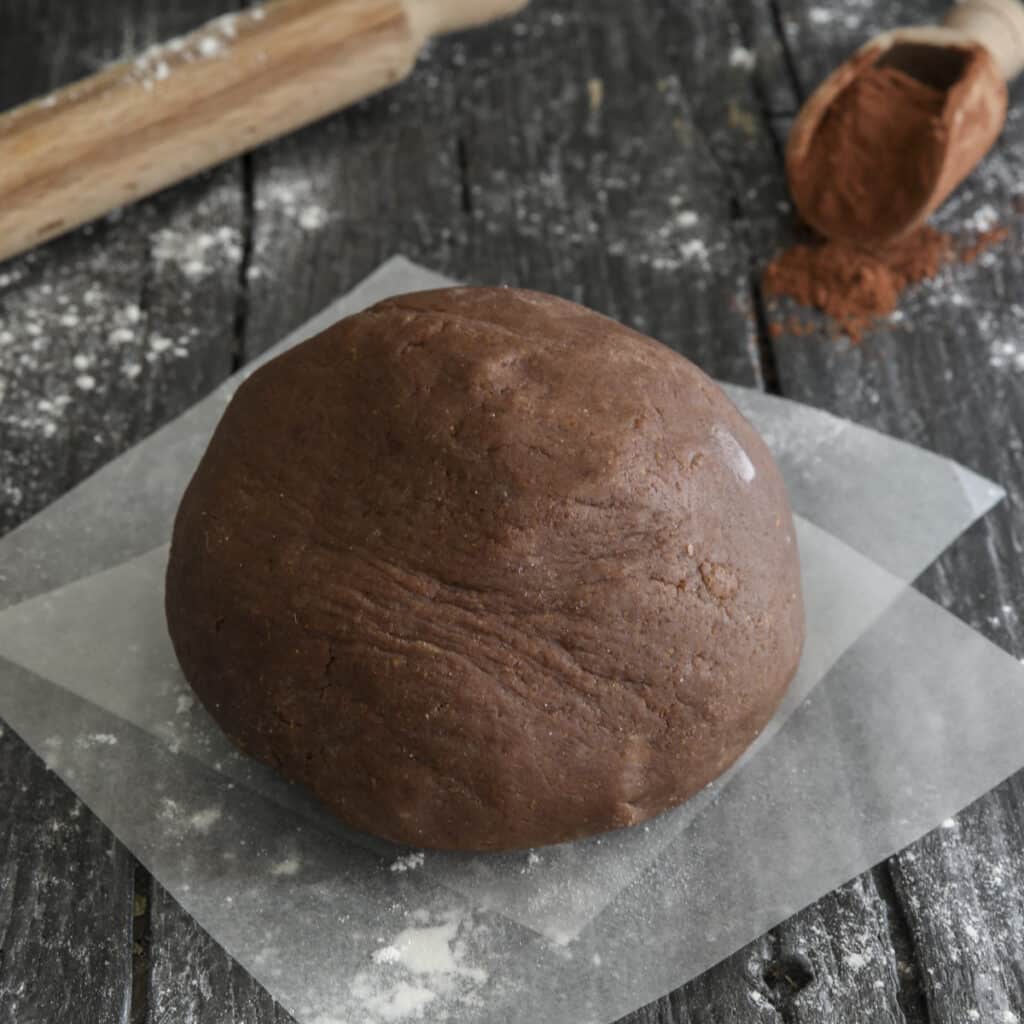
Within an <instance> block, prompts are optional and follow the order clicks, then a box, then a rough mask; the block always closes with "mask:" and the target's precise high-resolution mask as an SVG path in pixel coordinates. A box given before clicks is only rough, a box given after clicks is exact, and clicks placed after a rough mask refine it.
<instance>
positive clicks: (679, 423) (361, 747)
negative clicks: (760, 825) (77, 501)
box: [166, 288, 804, 850]
mask: <svg viewBox="0 0 1024 1024" xmlns="http://www.w3.org/2000/svg"><path fill="white" fill-rule="evenodd" d="M166 606H167V618H168V623H169V627H170V632H171V637H172V638H173V641H174V646H175V650H176V651H177V654H178V658H179V659H180V662H181V665H182V668H183V669H184V672H185V675H186V677H187V678H188V680H189V682H190V683H191V685H192V687H193V688H194V689H195V691H196V693H197V694H198V696H199V698H200V699H201V701H202V702H203V704H204V705H205V706H206V708H207V709H208V710H209V711H210V712H211V714H212V715H213V716H214V718H215V719H216V720H217V721H218V722H219V723H220V725H221V727H222V728H223V729H224V730H225V732H227V734H228V735H229V736H230V737H231V738H232V739H233V740H234V741H235V742H236V743H237V744H238V745H239V746H240V747H241V748H242V749H243V750H245V751H247V752H248V753H250V754H251V755H253V756H254V757H256V758H258V759H260V760H261V761H265V762H267V763H269V764H271V765H274V766H275V767H277V768H278V769H279V770H280V771H281V772H283V773H284V774H285V775H286V776H287V777H288V778H290V779H292V780H295V781H297V782H299V783H302V784H304V785H306V786H308V787H309V788H310V789H311V790H312V791H313V792H314V793H315V794H316V795H317V796H318V797H319V798H320V800H321V801H323V803H324V804H326V805H327V807H329V808H330V809H331V810H332V811H333V812H334V813H335V814H337V815H338V817H339V818H340V819H341V820H342V821H344V822H345V823H347V824H348V825H350V826H352V827H354V828H356V829H359V830H363V831H366V832H369V833H373V834H374V835H377V836H382V837H385V838H387V839H391V840H395V841H398V842H402V843H409V844H413V845H416V846H424V847H437V848H450V849H467V850H497V849H511V848H525V847H531V846H539V845H543V844H547V843H554V842H560V841H563V840H569V839H575V838H578V837H582V836H587V835H592V834H594V833H597V832H602V831H604V830H607V829H613V828H618V827H620V826H625V825H633V824H636V823H638V822H642V821H644V820H645V819H647V818H650V817H651V816H652V815H655V814H657V813H659V812H660V811H663V810H665V809H666V808H668V807H671V806H672V805H674V804H677V803H679V802H680V801H682V800H685V799H686V798H687V797H688V796H690V795H692V794H693V793H695V792H697V790H699V789H701V788H702V787H703V786H705V785H706V784H707V783H708V782H710V781H711V780H712V779H714V778H715V777H716V776H717V775H719V774H720V773H721V772H722V771H724V770H725V769H726V768H727V767H728V766H729V765H730V764H732V762H733V761H734V760H735V759H736V758H737V757H738V756H739V755H740V753H742V751H743V750H744V749H745V748H746V747H747V746H748V745H749V744H750V742H751V741H752V740H753V739H754V737H755V736H756V735H757V733H758V732H759V730H760V729H761V728H762V727H763V726H764V724H765V722H766V721H767V720H768V719H769V718H770V716H771V715H772V713H773V712H774V710H775V708H776V707H777V705H778V703H779V701H780V700H781V698H782V696H783V693H784V692H785V690H786V687H787V685H788V683H789V681H790V679H791V678H792V676H793V674H794V672H795V670H796V666H797V662H798V660H799V656H800V651H801V646H802V643H803V632H804V617H803V605H802V599H801V594H800V575H799V563H798V556H797V547H796V539H795V535H794V530H793V521H792V516H791V514H790V510H789V504H788V501H787V497H786V492H785V489H784V487H783V483H782V479H781V477H780V475H779V472H778V469H777V467H776V466H775V463H774V461H773V460H772V457H771V455H770V454H769V452H768V449H767V448H766V447H765V445H764V443H763V441H762V440H761V438H760V437H759V436H758V434H757V433H756V432H755V431H754V429H753V428H752V427H751V426H750V424H749V423H747V421H746V420H745V419H744V418H743V417H742V416H741V415H740V414H739V412H738V411H737V410H736V409H735V407H734V406H733V405H732V404H731V403H730V402H729V400H728V399H727V398H726V397H725V395H724V394H723V392H722V391H721V390H720V389H719V388H718V386H717V385H716V384H715V383H714V382H713V381H712V380H711V379H710V378H709V377H707V376H706V375H705V374H703V373H702V372H701V371H700V370H698V369H697V368H696V367H695V366H693V365H692V364H691V363H689V362H688V361H687V360H685V359H683V358H682V357H681V356H679V355H677V354H676V353H674V352H672V351H671V350H670V349H668V348H666V347H665V346H663V345H661V344H659V343H658V342H655V341H652V340H651V339H650V338H646V337H644V336H643V335H640V334H637V333H636V332H635V331H632V330H629V329H628V328H626V327H623V326H621V325H619V324H617V323H615V322H614V321H612V320H609V319H606V318H605V317H602V316H599V315H598V314H596V313H593V312H591V311H589V310H587V309H584V308H583V307H581V306H577V305H574V304H573V303H570V302H565V301H563V300H561V299H556V298H553V297H551V296H548V295H543V294H539V293H536V292H529V291H517V290H511V289H498V288H456V289H449V290H443V291H434V292H422V293H417V294H413V295H404V296H400V297H398V298H395V299H391V300H388V301H386V302H382V303H380V304H379V305H377V306H374V307H373V308H372V309H370V310H367V311H366V312H364V313H360V314H358V315H356V316H353V317H350V318H348V319H346V320H343V321H341V322H340V323H338V324H336V325H334V326H333V327H331V328H330V329H328V330H327V331H325V332H324V333H323V334H321V335H319V336H318V337H316V338H314V339H312V340H310V341H308V342H306V343H304V344H302V345H300V346H298V347H297V348H295V349H293V350H291V351H289V352H287V353H285V354H284V355H282V356H280V357H279V358H277V359H275V360H273V361H272V362H270V363H268V364H267V365H266V366H264V367H263V368H262V369H260V370H258V371H257V372H256V373H254V374H253V376H252V377H250V378H249V380H248V381H246V383H245V384H243V385H242V387H241V388H240V389H239V391H238V393H237V394H236V395H235V397H234V399H233V401H232V402H231V404H230V405H229V407H228V409H227V411H226V412H225V414H224V417H223V419H222V420H221V422H220V424H219V426H218V427H217V430H216V432H215V434H214V436H213V440H212V441H211V443H210V447H209V449H208V451H207V452H206V454H205V456H204V457H203V459H202V462H201V463H200V465H199V468H198V469H197V471H196V474H195V476H194V478H193V479H192V482H191V484H190V485H189V487H188V490H187V492H186V494H185V496H184V498H183V500H182V503H181V507H180V509H179V511H178V517H177V520H176V522H175V527H174V538H173V543H172V546H171V555H170V564H169V567H168V571H167V592H166Z"/></svg>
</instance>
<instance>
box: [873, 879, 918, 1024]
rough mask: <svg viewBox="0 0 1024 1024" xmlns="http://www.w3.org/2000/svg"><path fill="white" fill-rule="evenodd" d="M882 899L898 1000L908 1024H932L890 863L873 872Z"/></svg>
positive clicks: (916, 958)
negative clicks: (894, 966) (893, 962)
mask: <svg viewBox="0 0 1024 1024" xmlns="http://www.w3.org/2000/svg"><path fill="white" fill-rule="evenodd" d="M871 875H872V878H873V880H874V883H875V888H876V890H877V891H878V895H879V898H880V899H881V900H882V902H883V903H884V904H885V923H886V925H887V926H888V929H889V942H890V943H891V945H892V949H893V960H894V961H895V964H896V986H897V987H896V1000H897V1003H898V1005H899V1008H900V1010H901V1012H902V1013H903V1017H904V1019H905V1020H906V1022H907V1024H930V1022H931V1020H932V1016H931V1014H930V1013H929V1011H928V1002H927V999H926V998H925V989H924V982H923V978H922V976H921V958H920V957H919V956H918V951H917V943H916V942H915V941H914V933H913V930H912V929H911V926H910V921H909V919H908V917H907V913H906V910H905V908H904V906H903V902H902V897H901V895H900V892H899V889H898V887H897V884H896V878H895V876H894V875H893V872H892V868H891V866H890V862H889V861H886V862H885V863H884V864H879V865H878V866H877V867H876V868H874V869H873V870H872V872H871Z"/></svg>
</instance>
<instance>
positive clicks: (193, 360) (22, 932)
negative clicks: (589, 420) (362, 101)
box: [0, 0, 244, 1022]
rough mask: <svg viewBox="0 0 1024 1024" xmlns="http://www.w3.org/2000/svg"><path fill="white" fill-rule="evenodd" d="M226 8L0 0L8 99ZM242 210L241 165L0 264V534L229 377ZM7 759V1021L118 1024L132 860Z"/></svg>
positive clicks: (142, 974) (2, 1005) (3, 884)
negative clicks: (107, 1022)
mask: <svg viewBox="0 0 1024 1024" xmlns="http://www.w3.org/2000/svg"><path fill="white" fill-rule="evenodd" d="M222 9H223V5H221V4H218V3H217V2H216V0H185V2H178V3H176V4H174V5H165V4H162V3H160V2H159V0H136V2H132V3H127V2H122V3H118V4H106V5H104V4H86V5H79V4H63V3H57V2H53V0H44V2H36V0H32V2H28V0H0V108H6V107H8V106H13V105H15V104H17V103H20V102H23V101H24V100H26V99H29V98H31V97H32V96H34V95H37V94H40V93H42V92H44V91H47V90H49V89H51V88H54V87H56V86H58V85H61V84H64V83H65V82H68V81H71V80H73V79H75V78H77V77H79V76H81V75H82V74H86V73H88V72H90V71H93V70H95V69H96V68H97V67H99V66H101V65H102V64H103V63H106V62H107V61H109V60H112V59H114V58H116V57H119V56H122V55H126V54H128V53H131V52H134V51H136V50H138V49H141V48H143V47H145V46H146V45H149V44H150V43H152V42H155V41H157V40H158V39H161V38H166V37H169V36H171V35H174V34H177V33H179V32H181V31H184V30H186V29H188V28H191V27H193V26H194V25H196V24H198V23H200V22H201V21H203V20H204V19H205V18H207V17H210V16H212V15H214V14H217V13H221V11H222ZM243 219H244V218H243V189H242V178H241V168H240V164H238V163H236V164H233V165H228V166H227V167H225V168H222V169H220V170H218V171H217V172H214V173H213V174H211V175H208V176H206V177H204V178H201V179H198V180H196V181H193V182H190V183H188V184H186V185H184V186H182V187H180V188H178V189H174V190H170V191H168V192H166V193H164V194H162V195H160V196H157V197H155V198H154V199H152V200H149V201H148V202H145V203H142V204H140V205H138V206H136V207H133V208H131V209H128V210H125V211H123V212H122V213H120V214H119V215H115V216H114V217H111V218H109V219H107V220H106V221H104V222H101V223H99V224H97V225H95V226H93V227H90V228H87V229H85V230H83V231H80V232H77V233H76V234H74V235H72V236H70V237H68V238H64V239H60V240H58V241H56V242H54V243H52V244H51V245H48V246H46V247H44V248H42V249H39V250H37V251H35V252H33V253H30V254H28V255H26V256H24V257H21V258H20V259H16V260H12V261H9V262H7V263H5V264H3V265H0V439H2V440H0V531H3V530H5V529H8V528H10V527H12V526H14V525H16V524H17V523H19V522H21V521H22V520H24V519H26V518H27V517H28V516H30V515H31V514H33V513H34V512H36V511H38V510H39V509H40V508H42V507H43V506H45V505H46V504H47V503H48V502H50V501H52V500H53V499H54V498H56V497H58V496H59V495H60V494H62V493H64V492H65V491H66V490H68V488H70V487H71V486H73V485H74V484H75V483H76V482H78V481H79V480H80V479H82V478H83V477H84V476H86V475H88V474H89V473H90V472H91V471H92V470H94V469H95V468H97V467H98V466H100V465H102V464H103V463H104V462H106V461H108V460H109V459H110V458H112V457H113V456H114V455H116V454H117V453H118V452H120V451H122V450H124V449H125V448H127V447H129V446H130V445H131V444H133V443H134V442H135V441H137V440H139V439H140V438H142V437H144V436H145V435H146V434H148V433H149V432H150V431H152V430H153V429H155V428H156V427H157V426H158V425H160V424H161V423H162V422H164V421H166V420H167V419H169V418H170V417H172V416H174V415H176V414H177V413H178V412H180V411H182V410H183V409H184V408H186V407H187V406H188V405H189V404H191V403H192V402H194V401H195V400H196V398H198V397H200V395H202V394H203V393H205V392H206V391H208V390H210V389H211V388H213V387H214V386H215V385H216V384H217V383H219V382H220V381H221V380H222V379H223V378H224V377H225V376H226V375H227V373H228V372H229V371H230V368H231V365H232V360H233V350H234V340H233V330H234V322H235V314H236V306H237V304H238V280H239V279H238V275H239V266H240V259H241V233H242V228H243ZM0 759H2V760H3V764H2V771H0V807H3V809H4V812H3V813H4V825H3V828H4V833H5V855H4V857H3V863H2V864H0V893H2V894H3V895H0V902H2V903H3V906H4V910H3V915H4V936H3V941H2V945H0V950H2V954H3V958H2V962H0V1019H3V1020H12V1021H13V1020H18V1021H26V1022H29V1021H40V1022H43V1021H47V1022H48V1021H57V1020H79V1019H80V1020H89V1021H94V1020H95V1021H98V1022H99V1021H107V1020H110V1021H115V1020H116V1021H121V1020H124V1019H125V1016H126V1014H127V1013H128V1012H129V1009H130V1008H137V1007H136V1004H137V1003H138V1000H137V999H136V1000H133V999H132V995H133V993H132V973H133V964H132V894H133V862H132V859H131V857H130V855H129V854H127V853H126V851H124V850H123V849H122V848H121V847H120V846H119V845H117V844H116V843H115V842H114V840H113V839H112V837H111V836H110V835H109V833H108V832H107V831H106V829H104V828H103V827H102V826H101V825H100V824H99V823H98V822H97V821H96V820H95V819H94V818H93V817H92V816H91V815H90V814H89V812H88V811H87V810H84V809H83V808H82V807H81V805H80V804H78V803H77V801H75V800H74V798H73V797H72V796H71V794H70V793H69V792H68V790H67V789H66V788H65V787H64V786H63V784H62V783H60V782H59V780H57V779H56V778H55V777H54V776H52V775H50V774H49V773H47V772H45V771H44V770H43V768H42V766H41V764H40V763H39V762H38V760H37V759H36V758H35V757H34V756H33V755H31V754H30V753H28V752H27V751H26V750H25V749H24V747H23V746H22V745H21V744H20V741H18V740H17V739H16V738H15V737H14V736H13V734H12V733H10V732H8V733H7V735H5V736H4V737H3V738H2V739H0ZM134 969H135V973H136V974H137V976H138V978H139V979H140V981H142V982H145V981H146V978H147V974H148V963H147V962H146V961H145V958H144V957H140V956H136V957H135V965H134ZM130 1004H131V1007H130ZM143 1004H144V1001H143Z"/></svg>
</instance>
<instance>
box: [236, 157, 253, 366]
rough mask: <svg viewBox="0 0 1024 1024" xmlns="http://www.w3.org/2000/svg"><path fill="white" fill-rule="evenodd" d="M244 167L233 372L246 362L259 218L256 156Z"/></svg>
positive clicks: (245, 162)
mask: <svg viewBox="0 0 1024 1024" xmlns="http://www.w3.org/2000/svg"><path fill="white" fill-rule="evenodd" d="M240 163H241V169H242V256H241V259H240V260H239V261H238V291H237V296H236V299H235V316H234V325H233V338H234V346H233V348H232V351H231V372H232V373H236V372H237V371H238V370H240V369H241V368H242V366H243V365H244V364H245V361H246V357H245V349H246V345H245V340H246V330H247V328H248V325H249V267H250V266H251V265H252V257H253V237H254V234H255V219H256V184H255V170H254V167H253V156H252V154H251V153H246V154H245V156H243V157H241V159H240Z"/></svg>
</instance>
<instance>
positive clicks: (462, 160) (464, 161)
mask: <svg viewBox="0 0 1024 1024" xmlns="http://www.w3.org/2000/svg"><path fill="white" fill-rule="evenodd" d="M455 155H456V158H457V161H458V165H459V184H460V186H461V189H462V193H461V194H462V212H463V213H464V214H466V216H469V217H471V216H472V215H473V190H472V188H471V186H470V180H469V149H468V148H467V146H466V140H465V138H464V137H463V136H461V135H460V136H459V137H458V139H457V140H456V142H455Z"/></svg>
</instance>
